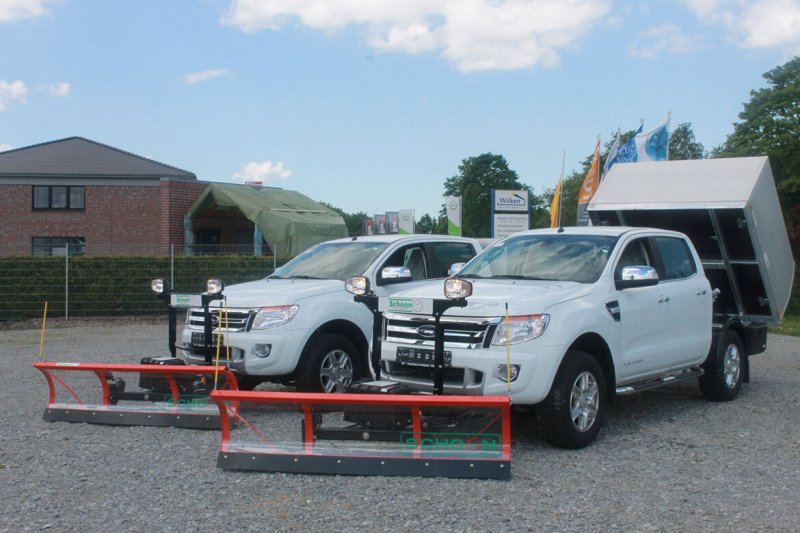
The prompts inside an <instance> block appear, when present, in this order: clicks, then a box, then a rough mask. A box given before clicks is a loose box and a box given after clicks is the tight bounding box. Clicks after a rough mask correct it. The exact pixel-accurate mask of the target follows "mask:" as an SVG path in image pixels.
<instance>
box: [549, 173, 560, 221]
mask: <svg viewBox="0 0 800 533" xmlns="http://www.w3.org/2000/svg"><path fill="white" fill-rule="evenodd" d="M559 222H561V178H558V185H556V192H555V193H553V203H551V204H550V227H551V228H557V227H559V226H560V225H561V224H559Z"/></svg>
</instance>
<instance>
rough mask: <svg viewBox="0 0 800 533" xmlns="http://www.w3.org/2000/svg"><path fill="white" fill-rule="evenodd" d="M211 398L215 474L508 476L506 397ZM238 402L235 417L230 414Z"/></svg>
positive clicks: (225, 394)
mask: <svg viewBox="0 0 800 533" xmlns="http://www.w3.org/2000/svg"><path fill="white" fill-rule="evenodd" d="M211 398H212V399H213V400H214V401H215V402H216V403H217V405H218V406H219V410H220V417H221V429H222V441H221V444H220V451H219V455H218V458H217V466H219V467H220V468H223V469H226V470H255V471H263V472H291V473H305V474H349V475H378V476H422V477H452V478H479V479H509V478H510V476H511V415H510V405H509V400H508V398H507V397H505V396H502V397H475V396H428V395H386V394H383V395H379V394H315V393H286V392H261V391H225V390H217V391H213V392H212V393H211ZM236 403H238V404H240V405H241V406H242V409H241V410H240V411H238V412H236V413H235V414H231V413H232V409H231V405H233V404H236ZM234 422H236V424H235V427H234V426H233V425H234Z"/></svg>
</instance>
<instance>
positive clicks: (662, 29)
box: [629, 23, 703, 59]
mask: <svg viewBox="0 0 800 533" xmlns="http://www.w3.org/2000/svg"><path fill="white" fill-rule="evenodd" d="M702 46H703V38H702V37H701V36H699V35H686V34H684V33H683V32H682V31H681V30H680V28H678V27H677V26H676V25H674V24H670V23H667V24H661V25H659V26H653V27H652V28H649V29H647V30H645V31H643V32H641V33H639V35H637V36H636V40H635V41H634V44H633V45H632V46H631V48H630V49H629V53H630V55H632V56H634V57H639V58H642V59H654V58H655V57H656V56H658V55H659V54H661V53H668V54H685V53H687V52H691V51H692V50H697V49H699V48H701V47H702Z"/></svg>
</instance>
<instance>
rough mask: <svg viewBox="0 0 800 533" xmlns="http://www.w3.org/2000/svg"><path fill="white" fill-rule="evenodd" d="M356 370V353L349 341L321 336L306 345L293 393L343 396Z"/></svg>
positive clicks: (356, 373)
mask: <svg viewBox="0 0 800 533" xmlns="http://www.w3.org/2000/svg"><path fill="white" fill-rule="evenodd" d="M359 370H360V365H359V359H358V350H357V349H356V347H355V346H354V345H353V343H352V342H350V340H349V339H347V338H346V337H342V336H341V335H321V336H319V337H317V338H316V339H313V340H312V341H311V342H310V343H309V345H308V346H307V347H306V349H305V351H304V354H303V357H302V358H301V359H300V364H299V367H298V368H297V372H296V375H297V380H296V386H297V390H298V391H303V392H344V391H345V389H346V388H347V386H348V385H350V384H351V383H352V382H353V380H354V379H355V378H356V377H357V376H358V372H359Z"/></svg>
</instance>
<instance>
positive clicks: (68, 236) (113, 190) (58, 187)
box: [0, 137, 208, 255]
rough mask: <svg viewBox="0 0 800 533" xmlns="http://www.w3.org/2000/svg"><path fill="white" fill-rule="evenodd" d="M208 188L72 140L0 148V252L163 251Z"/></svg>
mask: <svg viewBox="0 0 800 533" xmlns="http://www.w3.org/2000/svg"><path fill="white" fill-rule="evenodd" d="M207 186H208V183H207V182H201V181H198V180H197V177H196V176H195V175H194V174H193V173H192V172H188V171H186V170H182V169H179V168H176V167H173V166H170V165H165V164H163V163H159V162H157V161H153V160H151V159H147V158H145V157H141V156H138V155H135V154H131V153H128V152H125V151H123V150H119V149H117V148H113V147H111V146H106V145H104V144H101V143H98V142H95V141H91V140H89V139H84V138H82V137H70V138H67V139H61V140H57V141H51V142H46V143H42V144H37V145H34V146H28V147H25V148H19V149H16V150H9V151H6V152H0V255H63V254H64V253H65V252H66V248H67V246H69V250H70V252H69V253H70V254H71V255H74V254H88V255H99V254H103V255H105V254H115V255H116V254H161V253H164V252H166V251H168V249H169V245H170V244H175V245H176V248H181V247H182V246H183V241H184V230H183V217H184V215H185V214H186V212H187V210H188V209H189V207H191V205H192V204H193V203H194V202H195V200H196V199H197V198H198V197H199V196H200V194H201V193H202V192H203V191H204V190H205V188H206V187H207Z"/></svg>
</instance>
